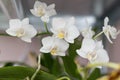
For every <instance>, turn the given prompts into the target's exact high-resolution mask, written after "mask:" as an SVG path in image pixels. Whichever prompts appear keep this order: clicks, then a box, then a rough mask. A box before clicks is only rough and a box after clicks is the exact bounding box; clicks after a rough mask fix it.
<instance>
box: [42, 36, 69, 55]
mask: <svg viewBox="0 0 120 80" xmlns="http://www.w3.org/2000/svg"><path fill="white" fill-rule="evenodd" d="M42 44H43V47H42V48H41V49H40V51H41V52H43V53H51V54H52V55H58V56H65V51H66V50H67V49H68V47H69V44H68V43H67V42H66V41H64V40H62V39H58V38H55V37H50V36H49V37H45V38H43V39H42Z"/></svg>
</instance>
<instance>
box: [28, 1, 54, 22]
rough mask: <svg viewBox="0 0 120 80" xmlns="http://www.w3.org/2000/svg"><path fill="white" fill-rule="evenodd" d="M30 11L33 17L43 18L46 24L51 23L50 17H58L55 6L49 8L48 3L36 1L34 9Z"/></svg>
mask: <svg viewBox="0 0 120 80" xmlns="http://www.w3.org/2000/svg"><path fill="white" fill-rule="evenodd" d="M30 11H31V13H32V14H33V15H35V16H37V17H41V20H42V21H44V22H49V17H50V16H53V15H56V10H55V4H51V5H49V6H47V4H46V3H44V2H40V1H35V4H34V8H33V9H30Z"/></svg>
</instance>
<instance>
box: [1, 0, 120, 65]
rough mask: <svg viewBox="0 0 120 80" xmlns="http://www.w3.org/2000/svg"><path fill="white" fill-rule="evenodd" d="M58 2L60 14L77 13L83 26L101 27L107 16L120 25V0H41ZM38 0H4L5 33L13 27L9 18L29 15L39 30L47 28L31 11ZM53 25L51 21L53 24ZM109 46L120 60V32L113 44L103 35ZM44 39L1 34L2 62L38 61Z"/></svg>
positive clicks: (2, 11) (114, 60)
mask: <svg viewBox="0 0 120 80" xmlns="http://www.w3.org/2000/svg"><path fill="white" fill-rule="evenodd" d="M40 1H42V2H46V3H47V4H48V5H49V4H51V3H55V4H56V11H57V13H58V14H57V16H54V17H70V16H75V18H76V25H77V26H78V28H79V29H81V28H83V27H85V26H87V24H86V22H85V20H86V19H87V21H88V23H89V25H91V26H94V27H95V28H97V29H101V28H102V26H103V20H104V18H105V17H106V16H108V17H109V18H110V24H111V25H114V26H115V27H116V28H117V29H120V0H40ZM34 2H35V0H0V33H5V30H6V29H7V28H8V27H9V25H8V23H9V19H16V18H19V19H23V18H25V17H28V18H29V19H30V23H31V24H32V25H34V27H35V28H36V29H37V30H38V31H44V29H43V24H42V22H41V20H40V19H39V18H37V17H35V16H33V15H32V14H31V13H30V9H32V8H33V5H34ZM50 26H51V25H49V27H50ZM103 41H104V45H105V48H106V49H107V51H108V53H109V56H110V61H112V62H118V63H120V35H119V36H118V37H117V39H116V40H113V41H114V43H113V44H110V43H109V42H108V41H107V39H106V38H105V37H104V36H103ZM40 45H41V44H40V40H39V39H38V38H34V39H33V42H32V43H31V44H29V43H25V42H23V41H21V40H20V39H18V38H13V37H12V38H11V37H7V36H0V62H1V63H2V62H11V61H12V62H21V63H24V62H25V63H27V64H28V65H31V66H34V65H36V63H35V62H36V59H35V58H34V57H33V56H36V54H39V53H40V52H39V49H40Z"/></svg>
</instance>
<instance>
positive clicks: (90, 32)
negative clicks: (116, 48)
mask: <svg viewBox="0 0 120 80" xmlns="http://www.w3.org/2000/svg"><path fill="white" fill-rule="evenodd" d="M81 34H82V36H83V37H84V38H92V37H93V35H94V34H95V32H94V31H93V30H92V27H87V28H84V29H83V30H81Z"/></svg>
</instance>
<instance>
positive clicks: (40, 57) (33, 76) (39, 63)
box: [31, 54, 41, 80]
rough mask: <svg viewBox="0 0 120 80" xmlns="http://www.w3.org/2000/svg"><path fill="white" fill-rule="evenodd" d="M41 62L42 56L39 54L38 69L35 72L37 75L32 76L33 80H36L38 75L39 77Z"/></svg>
mask: <svg viewBox="0 0 120 80" xmlns="http://www.w3.org/2000/svg"><path fill="white" fill-rule="evenodd" d="M40 62H41V54H39V56H38V68H37V70H36V71H35V73H34V74H33V75H32V77H31V80H34V79H35V77H36V75H37V73H38V72H39V70H40V67H41V65H40Z"/></svg>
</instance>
